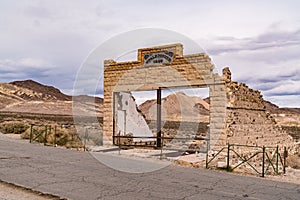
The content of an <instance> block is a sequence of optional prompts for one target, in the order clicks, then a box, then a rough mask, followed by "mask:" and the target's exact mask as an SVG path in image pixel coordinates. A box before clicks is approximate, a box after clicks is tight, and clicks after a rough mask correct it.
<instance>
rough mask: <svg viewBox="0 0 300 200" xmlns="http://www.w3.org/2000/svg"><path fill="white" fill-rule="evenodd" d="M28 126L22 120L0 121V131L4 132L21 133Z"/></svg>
mask: <svg viewBox="0 0 300 200" xmlns="http://www.w3.org/2000/svg"><path fill="white" fill-rule="evenodd" d="M28 127H29V126H28V125H27V124H24V123H23V122H18V121H10V122H3V123H1V125H0V131H1V132H2V133H4V134H22V133H23V132H25V131H26V129H28Z"/></svg>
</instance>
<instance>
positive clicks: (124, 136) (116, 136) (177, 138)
mask: <svg viewBox="0 0 300 200" xmlns="http://www.w3.org/2000/svg"><path fill="white" fill-rule="evenodd" d="M113 137H114V138H144V139H152V138H153V139H157V138H160V139H171V140H173V139H175V140H209V138H184V137H155V136H126V135H115V136H113Z"/></svg>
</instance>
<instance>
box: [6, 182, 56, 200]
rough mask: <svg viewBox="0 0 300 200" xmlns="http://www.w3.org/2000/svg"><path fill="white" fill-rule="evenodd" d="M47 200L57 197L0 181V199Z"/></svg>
mask: <svg viewBox="0 0 300 200" xmlns="http://www.w3.org/2000/svg"><path fill="white" fill-rule="evenodd" d="M28 199H31V200H49V199H59V198H55V197H51V196H48V195H43V194H39V193H37V192H33V191H31V190H27V189H24V188H22V187H19V186H15V185H12V184H8V183H5V182H1V181H0V200H28Z"/></svg>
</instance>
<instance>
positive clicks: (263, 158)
mask: <svg viewBox="0 0 300 200" xmlns="http://www.w3.org/2000/svg"><path fill="white" fill-rule="evenodd" d="M265 151H266V148H265V146H263V155H262V174H261V176H262V177H265Z"/></svg>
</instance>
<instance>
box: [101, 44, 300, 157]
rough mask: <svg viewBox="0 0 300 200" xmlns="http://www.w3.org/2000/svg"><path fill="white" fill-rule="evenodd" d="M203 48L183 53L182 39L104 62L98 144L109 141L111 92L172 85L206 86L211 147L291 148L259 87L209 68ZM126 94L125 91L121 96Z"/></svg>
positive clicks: (112, 123) (293, 148) (112, 127)
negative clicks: (126, 59) (129, 57)
mask: <svg viewBox="0 0 300 200" xmlns="http://www.w3.org/2000/svg"><path fill="white" fill-rule="evenodd" d="M213 69H214V65H213V64H212V63H211V59H210V58H209V56H208V55H206V54H205V53H198V54H189V55H183V46H182V44H170V45H164V46H157V47H150V48H142V49H138V55H137V61H131V62H116V61H114V60H105V61H104V121H103V132H104V134H103V137H104V138H103V139H104V144H110V145H111V144H113V134H114V132H115V131H116V130H115V126H116V124H115V118H114V111H115V110H114V109H115V108H116V105H115V99H114V98H115V95H114V94H115V93H116V92H123V93H124V94H126V93H128V92H130V91H147V90H157V91H160V90H163V89H166V88H172V87H185V88H203V87H207V88H209V97H210V111H209V112H210V127H209V141H210V144H211V147H214V148H212V149H211V150H213V149H219V148H220V147H224V146H225V145H226V144H228V143H239V144H249V145H272V146H274V145H279V148H280V149H283V146H286V147H288V149H289V151H292V152H296V151H298V149H299V146H296V145H295V143H294V141H293V139H292V138H291V137H290V136H289V135H288V134H287V133H286V132H284V131H283V130H282V129H281V128H280V127H279V126H278V125H277V124H276V122H275V121H274V120H273V119H272V117H271V116H270V115H269V114H268V113H267V112H266V110H265V107H264V104H263V98H262V95H261V94H260V92H259V91H257V90H253V89H251V88H249V87H248V86H247V85H246V84H244V83H237V82H234V81H232V80H231V72H230V71H229V69H228V68H225V69H223V74H222V76H220V75H218V74H217V73H213ZM125 96H126V95H125Z"/></svg>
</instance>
